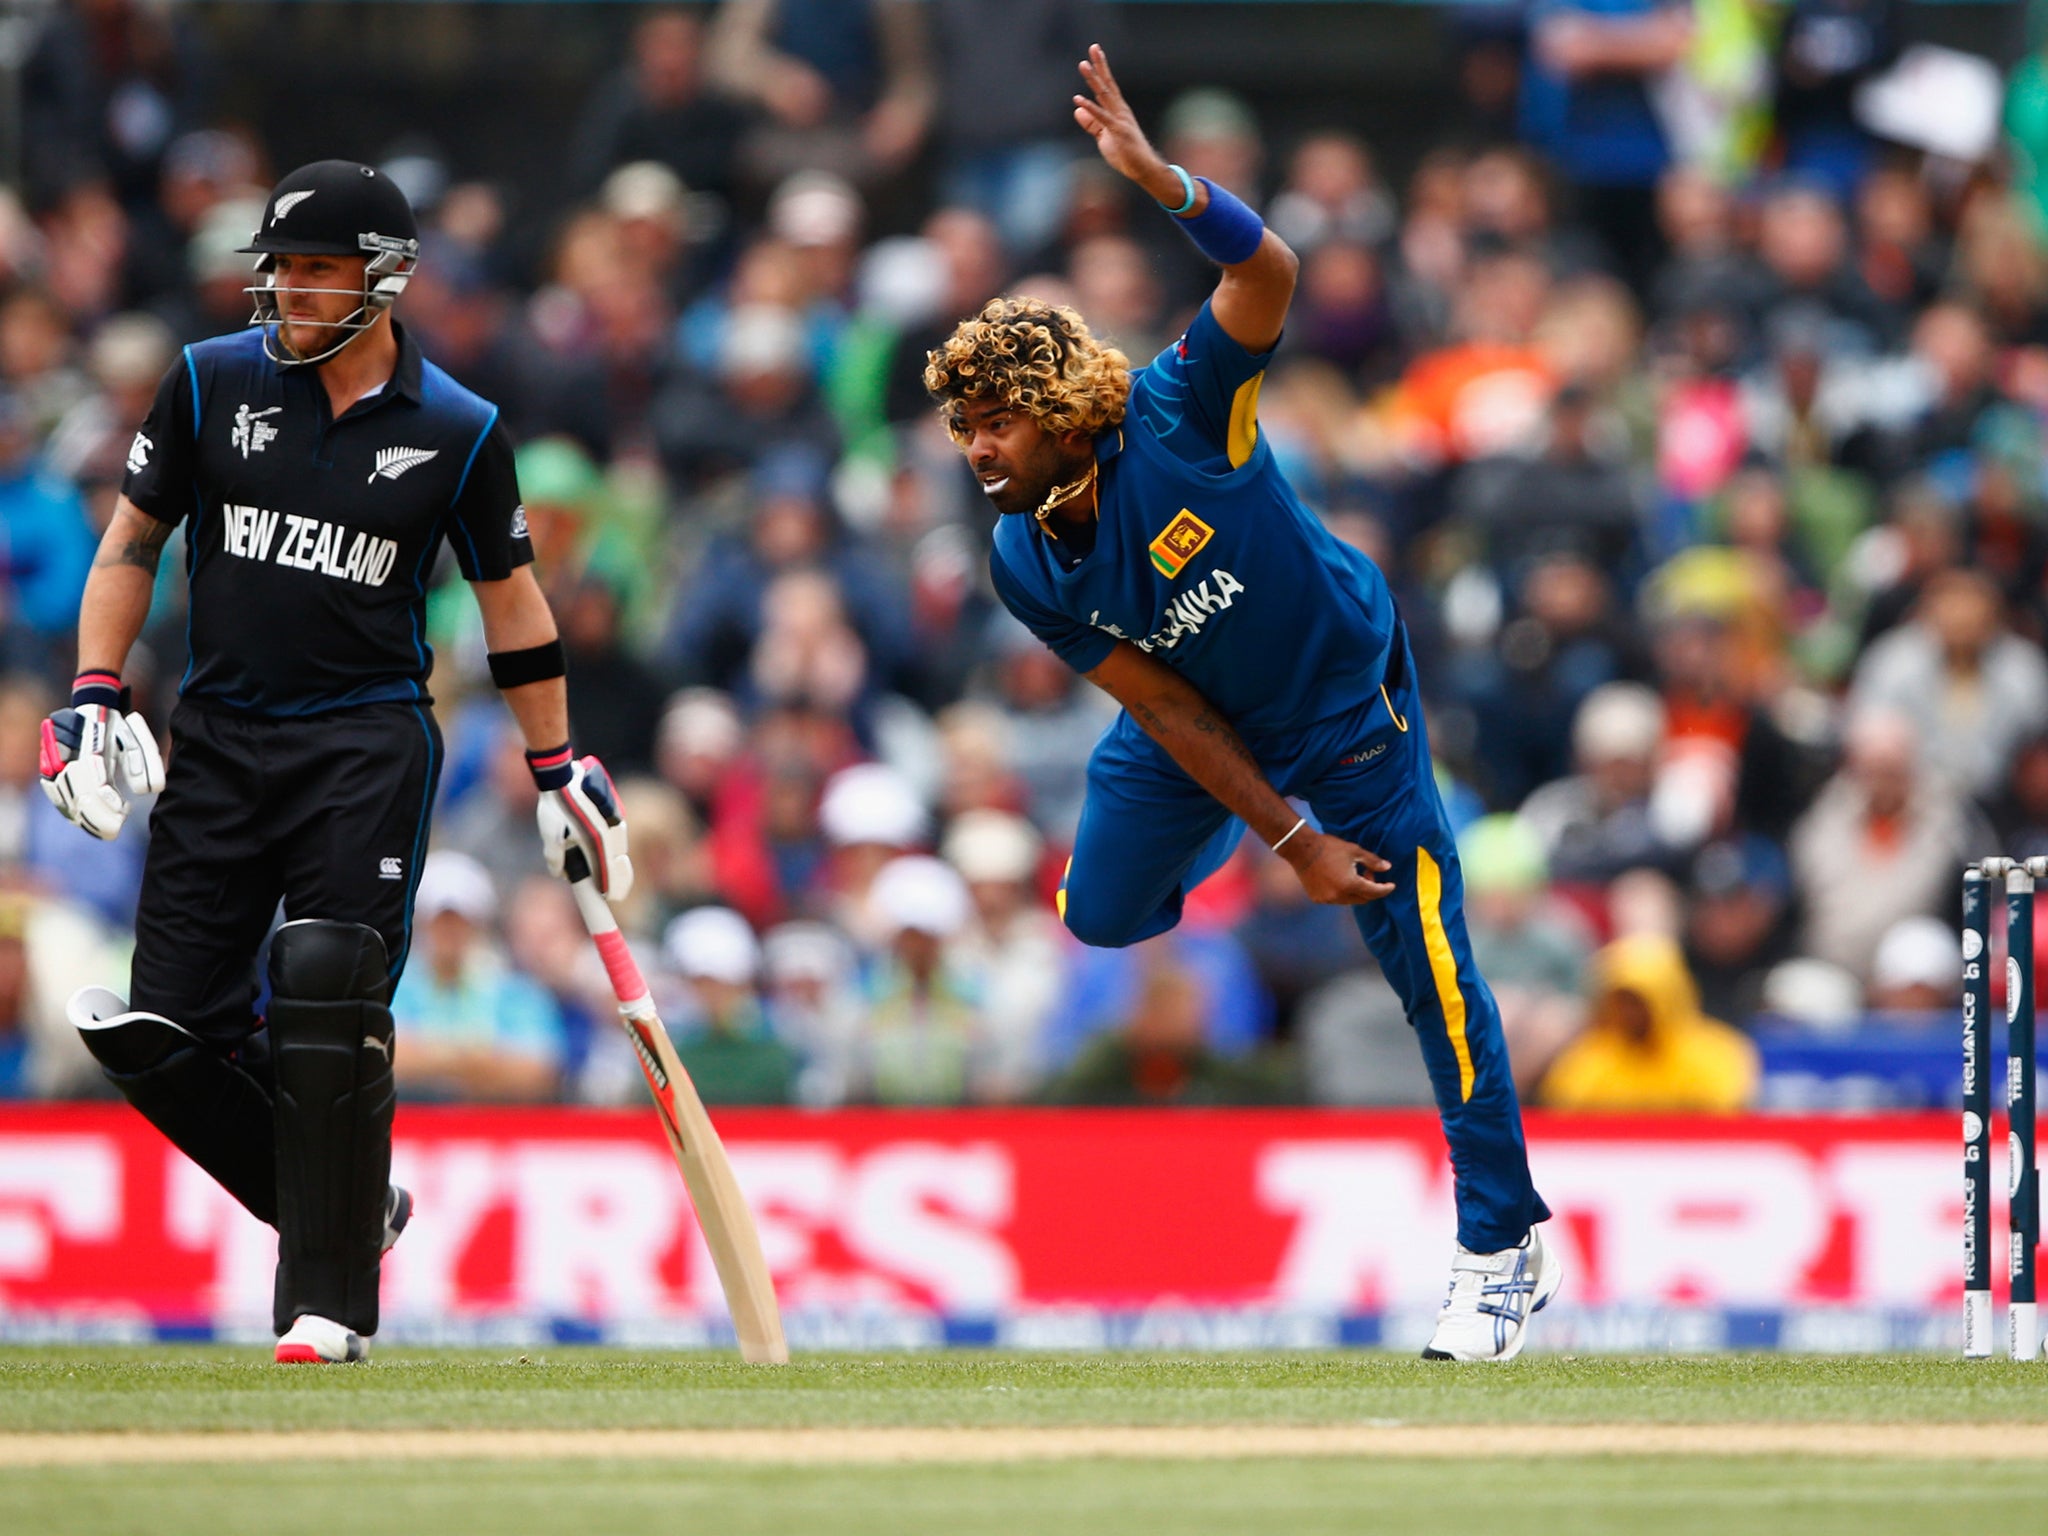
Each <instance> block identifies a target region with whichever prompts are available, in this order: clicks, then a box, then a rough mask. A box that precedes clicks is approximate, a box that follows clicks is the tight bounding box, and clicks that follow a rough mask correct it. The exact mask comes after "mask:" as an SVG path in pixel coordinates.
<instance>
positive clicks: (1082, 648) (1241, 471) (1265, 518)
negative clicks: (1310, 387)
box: [989, 304, 1395, 782]
mask: <svg viewBox="0 0 2048 1536" xmlns="http://www.w3.org/2000/svg"><path fill="white" fill-rule="evenodd" d="M1271 356H1272V354H1271V353H1270V352H1268V353H1263V354H1260V355H1258V356H1254V355H1253V354H1251V353H1249V352H1247V351H1246V350H1245V349H1244V348H1243V347H1242V346H1240V345H1239V344H1238V343H1237V342H1235V341H1233V340H1232V339H1231V338H1230V337H1229V335H1227V334H1226V333H1225V332H1224V330H1223V328H1222V327H1221V326H1220V325H1218V324H1217V323H1216V320H1215V317H1214V316H1213V315H1212V314H1211V313H1210V312H1209V306H1208V305H1207V304H1204V305H1203V306H1202V311H1201V313H1200V314H1199V315H1197V316H1196V317H1195V320H1194V323H1193V324H1192V325H1190V326H1189V327H1188V329H1187V333H1186V334H1185V335H1184V336H1182V337H1181V338H1180V340H1179V341H1177V342H1175V343H1174V344H1173V345H1172V346H1170V347H1168V348H1167V349H1166V350H1165V351H1164V352H1161V353H1160V354H1159V356H1158V357H1156V358H1154V359H1153V360H1152V363H1151V365H1150V366H1149V367H1147V368H1145V369H1144V370H1142V371H1141V372H1139V373H1138V374H1137V375H1136V376H1135V377H1134V378H1133V380H1132V383H1131V397H1130V404H1129V408H1128V410H1127V411H1126V413H1125V416H1124V421H1123V424H1122V425H1121V426H1119V427H1114V428H1111V429H1110V430H1109V431H1108V432H1105V433H1104V434H1103V435H1102V436H1101V437H1100V438H1099V439H1098V440H1097V442H1096V450H1095V451H1096V458H1097V461H1098V463H1099V466H1100V470H1099V474H1100V479H1099V497H1100V525H1099V527H1098V529H1097V531H1096V539H1095V546H1094V548H1093V549H1091V550H1090V551H1089V552H1088V553H1087V554H1086V555H1085V556H1083V557H1082V558H1081V559H1080V560H1078V561H1076V562H1074V563H1073V564H1072V565H1071V566H1069V565H1068V564H1067V563H1066V562H1065V561H1064V560H1063V559H1062V558H1061V555H1060V551H1059V547H1058V544H1057V542H1056V541H1055V540H1053V539H1052V538H1049V537H1048V536H1047V535H1046V534H1045V533H1044V531H1043V530H1041V529H1040V527H1039V525H1038V520H1037V519H1036V518H1035V517H1032V516H1030V515H1028V514H1025V515H1021V516H1007V517H1003V518H1001V519H999V520H998V522H997V524H996V533H995V545H994V549H993V552H992V554H991V556H990V561H989V565H990V572H991V575H992V576H993V577H994V580H995V588H996V592H997V594H998V595H999V596H1001V598H1002V600H1003V602H1004V604H1005V606H1007V607H1008V608H1009V610H1010V611H1011V612H1012V613H1014V614H1015V615H1016V616H1017V617H1018V618H1019V619H1021V620H1022V621H1023V622H1024V623H1025V624H1026V625H1027V626H1029V627H1030V629H1031V630H1032V632H1033V633H1034V634H1036V635H1037V636H1038V637H1039V639H1041V640H1043V641H1044V642H1045V643H1046V644H1047V645H1048V646H1050V647H1051V648H1052V650H1053V651H1054V652H1055V653H1056V654H1057V655H1059V656H1060V658H1061V659H1062V660H1064V661H1065V662H1066V663H1067V664H1068V665H1069V666H1071V667H1073V668H1074V669H1075V670H1076V671H1077V672H1086V671H1089V670H1090V669H1092V668H1094V667H1096V666H1098V665H1100V664H1101V662H1102V661H1103V659H1104V658H1105V657H1107V656H1108V655H1109V653H1110V651H1111V650H1112V649H1113V648H1114V647H1115V645H1116V642H1117V641H1118V640H1119V639H1128V640H1130V641H1131V642H1133V643H1134V644H1136V645H1137V646H1138V647H1139V648H1140V649H1141V650H1143V651H1145V652H1147V653H1148V654H1150V655H1152V656H1155V657H1157V658H1158V659H1159V660H1161V661H1163V662H1165V663H1166V664H1167V665H1169V666H1171V667H1173V668H1174V669H1175V670H1176V671H1178V672H1180V673H1181V674H1182V675H1183V676H1185V677H1186V678H1187V680H1188V681H1189V682H1191V683H1193V684H1194V685H1195V687H1196V688H1198V689H1199V690H1200V691H1201V692H1202V694H1203V695H1204V696H1205V697H1206V698H1208V700H1209V701H1210V702H1211V703H1212V704H1214V705H1215V706H1216V707H1217V709H1218V710H1220V711H1221V712H1222V714H1223V715H1224V717H1225V718H1226V719H1228V720H1229V721H1230V722H1231V724H1232V725H1233V726H1235V727H1236V729H1237V731H1238V733H1239V734H1240V735H1241V736H1243V737H1244V739H1245V744H1246V745H1247V746H1249V747H1250V748H1251V749H1252V751H1253V753H1254V754H1255V755H1256V756H1257V757H1258V758H1259V760H1260V762H1261V763H1262V764H1263V765H1264V766H1266V768H1267V769H1268V771H1269V773H1274V774H1275V776H1276V782H1278V781H1279V773H1280V772H1283V771H1284V770H1286V769H1289V768H1291V767H1292V766H1293V765H1294V764H1295V763H1297V762H1302V761H1304V754H1308V755H1309V756H1310V757H1313V756H1315V754H1317V753H1321V752H1323V751H1326V750H1329V749H1332V748H1334V749H1335V750H1336V751H1342V750H1343V741H1344V734H1345V732H1347V731H1349V730H1352V729H1355V728H1356V726H1357V724H1358V722H1359V721H1360V720H1361V719H1362V718H1363V716H1364V714H1365V712H1366V711H1367V710H1368V709H1369V708H1370V706H1371V705H1372V703H1373V702H1374V701H1375V700H1376V699H1377V698H1378V695H1379V686H1380V682H1381V679H1382V677H1383V675H1384V673H1385V670H1386V662H1387V654H1388V646H1389V643H1390V641H1391V640H1392V638H1393V635H1394V630H1395V618H1394V605H1393V599H1392V597H1391V596H1390V595H1389V593H1388V591H1387V582H1386V578H1385V577H1384V576H1383V575H1381V573H1380V571H1379V568H1378V567H1377V566H1375V565H1374V564H1373V563H1372V561H1370V560H1369V559H1367V558H1366V557H1365V556H1364V555H1362V554H1360V553H1359V552H1358V551H1357V550H1355V549H1353V548H1352V547H1351V546H1350V545H1348V544H1346V543H1344V542H1343V541H1342V540H1341V539H1338V538H1336V537H1335V536H1334V535H1332V534H1331V533H1330V532H1329V530H1328V529H1326V528H1325V527H1324V526H1323V524H1322V521H1321V520H1320V519H1319V518H1318V517H1317V516H1316V515H1315V514H1314V513H1313V512H1311V511H1309V509H1308V508H1307V507H1305V506H1303V505H1302V504H1301V501H1300V499H1299V498H1298V497H1297V496H1296V495H1295V494H1294V489H1293V487H1291V486H1290V485H1288V483H1287V481H1286V479H1285V477H1284V476H1282V474H1281V473H1280V469H1279V466H1278V465H1277V464H1275V462H1274V460H1273V455H1272V452H1271V450H1270V449H1269V448H1268V446H1267V445H1266V443H1265V441H1264V440H1263V439H1262V438H1261V436H1260V434H1259V429H1258V398H1259V383H1260V380H1261V379H1262V378H1263V377H1264V375H1265V368H1266V362H1267V359H1268V358H1270V357H1271ZM1323 766H1327V763H1324V764H1323ZM1288 776H1289V777H1291V775H1288Z"/></svg>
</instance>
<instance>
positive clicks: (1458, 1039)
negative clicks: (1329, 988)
mask: <svg viewBox="0 0 2048 1536" xmlns="http://www.w3.org/2000/svg"><path fill="white" fill-rule="evenodd" d="M1395 643H1396V646H1397V650H1396V653H1395V656H1394V658H1393V661H1392V663H1391V664H1390V665H1389V667H1388V669H1387V671H1388V677H1389V682H1388V684H1387V686H1386V687H1385V688H1383V689H1382V690H1381V693H1380V696H1379V698H1378V699H1377V700H1376V701H1375V702H1374V703H1373V705H1372V707H1371V709H1370V710H1369V711H1368V712H1367V713H1366V715H1365V716H1364V717H1363V718H1362V719H1360V720H1356V721H1353V722H1351V723H1350V724H1349V725H1347V726H1346V727H1345V728H1344V729H1343V731H1342V733H1341V734H1339V735H1337V736H1335V737H1334V738H1332V739H1331V740H1329V741H1328V742H1326V743H1318V744H1316V745H1313V746H1310V747H1307V748H1306V749H1304V750H1303V752H1302V753H1301V755H1300V760H1299V761H1298V762H1297V763H1296V764H1295V765H1293V766H1292V767H1291V768H1290V767H1282V768H1281V769H1279V770H1278V771H1275V769H1274V767H1273V765H1272V764H1271V763H1270V762H1267V758H1268V756H1269V754H1268V753H1266V752H1260V754H1259V755H1260V759H1261V761H1262V762H1263V763H1266V764H1267V769H1268V772H1269V774H1271V775H1272V776H1273V782H1274V784H1275V786H1276V787H1277V788H1279V789H1280V790H1281V791H1282V793H1285V794H1290V795H1295V796H1299V797H1301V798H1304V799H1306V800H1307V801H1308V805H1309V809H1310V810H1311V812H1312V813H1313V814H1314V818H1315V821H1316V822H1317V824H1318V825H1320V826H1321V827H1322V828H1323V829H1324V830H1325V831H1327V832H1329V833H1332V834H1334V835H1335V836H1338V837H1342V838H1345V839H1348V840H1349V841H1351V842H1354V843H1357V844H1359V845H1360V846H1361V847H1364V848H1369V849H1371V850H1372V851H1373V852H1375V853H1377V854H1379V855H1380V856H1381V857H1382V858H1384V859H1386V860H1387V861H1388V862H1389V863H1390V864H1392V865H1393V868H1392V870H1391V871H1389V872H1388V873H1386V874H1383V875H1380V876H1378V877H1377V878H1378V879H1381V880H1388V881H1392V882H1393V885H1394V890H1393V894H1391V895H1389V896H1386V897H1383V898H1382V899H1381V900H1379V901H1375V902H1371V903H1368V904H1367V905H1365V906H1362V907H1354V908H1353V909H1352V914H1353V916H1354V917H1355V918H1356V919H1357V922H1358V929H1359V932H1360V933H1362V934H1363V935H1364V936H1365V942H1366V946H1367V947H1368V948H1369V949H1370V950H1371V951H1372V953H1373V957H1374V958H1375V959H1377V960H1378V961H1379V964H1380V969H1381V970H1382V971H1383V972H1385V973H1386V977H1387V980H1388V981H1389V982H1390V983H1392V985H1393V987H1394V990H1395V991H1396V992H1398V993H1399V994H1400V997H1401V1001H1402V1004H1403V1005H1404V1007H1405V1008H1406V1010H1407V1014H1408V1022H1409V1023H1410V1024H1411V1025H1412V1026H1413V1027H1414V1029H1415V1033H1416V1038H1417V1039H1418V1040H1419V1041H1420V1043H1421V1046H1422V1055H1423V1060H1424V1062H1425V1063H1426V1064H1427V1066H1428V1068H1429V1079H1430V1084H1431V1086H1432V1087H1433V1088H1434V1090H1435V1093H1436V1102H1437V1109H1438V1111H1439V1113H1440V1114H1441V1115H1442V1118H1443V1127H1444V1139H1445V1140H1446V1141H1447V1142H1448V1143H1449V1145H1450V1151H1451V1171H1452V1177H1453V1182H1454V1187H1455V1190H1456V1195H1457V1204H1458V1241H1459V1242H1461V1243H1463V1244H1464V1245H1465V1246H1466V1247H1467V1248H1470V1249H1473V1250H1475V1251H1477V1252H1481V1253H1490V1252H1494V1251H1496V1250H1498V1249H1501V1248H1507V1247H1511V1246H1512V1245H1514V1244H1515V1243H1518V1242H1520V1241H1521V1239H1522V1236H1523V1234H1525V1233H1526V1232H1527V1231H1528V1230H1529V1228H1530V1226H1531V1225H1533V1224H1534V1223H1536V1222H1539V1221H1543V1220H1546V1219H1548V1217H1549V1215H1550V1211H1549V1208H1548V1207H1547V1206H1545V1205H1544V1203H1543V1201H1542V1199H1541V1197H1539V1196H1538V1195H1537V1193H1536V1189H1535V1185H1534V1183H1533V1182H1532V1180H1531V1179H1530V1175H1529V1157H1528V1149H1527V1146H1526V1144H1525V1143H1524V1141H1523V1138H1522V1116H1521V1109H1520V1106H1519V1105H1518V1104H1517V1103H1516V1100H1515V1085H1514V1079H1513V1077H1512V1076H1511V1075H1510V1073H1509V1070H1508V1054H1507V1046H1506V1044H1505V1042H1504V1041H1503V1039H1502V1037H1501V1027H1500V1010H1499V1008H1498V1007H1497V1006H1496V1005H1495V1003H1494V1000H1493V993H1492V991H1491V990H1490V989H1489V988H1488V987H1487V985H1486V982H1485V979H1484V978H1482V977H1481V976H1480V974H1479V969H1478V967H1477V966H1476V965H1475V964H1474V963H1473V960H1472V946H1471V943H1470V941H1469V940H1468V939H1467V937H1466V934H1465V886H1464V877H1463V875H1462V873H1461V872H1460V870H1459V867H1458V850H1457V843H1456V840H1455V839H1454V838H1453V837H1452V835H1451V828H1450V822H1449V820H1448V818H1447V817H1446V816H1445V814H1444V807H1443V800H1442V797H1441V796H1439V795H1438V793H1437V788H1436V776H1435V773H1434V771H1433V768H1432V765H1431V762H1430V755H1429V737H1428V733H1427V731H1426V730H1425V728H1424V726H1423V721H1422V708H1421V702H1420V700H1419V699H1418V698H1417V696H1416V692H1415V685H1414V667H1413V664H1412V662H1411V661H1410V659H1409V657H1408V655H1407V637H1406V635H1405V634H1401V635H1399V637H1398V638H1397V640H1396V642H1395ZM1255 750H1257V749H1256V748H1255ZM1243 832H1244V824H1243V823H1242V822H1241V821H1239V820H1238V819H1237V818H1236V817H1235V816H1232V815H1231V814H1230V813H1229V812H1228V811H1226V810H1225V809H1224V808H1223V807H1222V806H1221V805H1220V804H1218V803H1217V802H1216V801H1215V800H1214V799H1212V798H1211V797H1210V795H1209V793H1208V792H1207V791H1206V790H1204V789H1203V788H1202V787H1201V786H1200V785H1198V784H1196V783H1195V782H1194V780H1192V779H1190V778H1189V777H1188V776H1187V775H1186V774H1185V773H1184V772H1182V771H1181V769H1180V767H1179V766H1178V765H1177V764H1175V763H1174V762H1173V760H1172V759H1171V758H1169V757H1168V756H1167V755H1166V753H1165V751H1164V750H1163V749H1162V748H1160V747H1159V746H1158V745H1157V744H1156V743H1155V742H1153V741H1152V739H1151V738H1150V737H1148V736H1146V735H1145V733H1144V732H1143V731H1142V730H1141V729H1140V728H1139V727H1138V726H1137V725H1136V724H1135V723H1134V722H1133V721H1132V720H1131V718H1130V716H1129V715H1128V714H1120V715H1118V717H1117V718H1116V720H1115V722H1114V723H1113V724H1112V725H1111V726H1110V728H1109V729H1108V730H1107V731H1105V732H1104V733H1103V737H1102V739H1101V741H1099V742H1098V743H1097V744H1096V747H1095V752H1094V755H1093V756H1092V757H1091V758H1090V759H1089V763H1088V795H1087V800H1086V803H1085V805H1084V807H1083V809H1082V813H1081V826H1080V830H1079V832H1078V833H1077V834H1076V836H1075V840H1074V856H1073V859H1072V861H1071V862H1070V863H1069V864H1068V866H1067V874H1066V878H1065V880H1064V881H1063V882H1062V885H1061V889H1060V916H1061V918H1062V919H1063V920H1064V921H1065V923H1066V925H1067V927H1068V928H1069V929H1070V930H1072V932H1073V933H1074V935H1075V936H1076V937H1077V938H1079V939H1080V940H1081V941H1082V942H1083V943H1084V944H1093V945H1097V946H1100V947H1105V948H1116V947H1120V946H1122V945H1126V944H1134V943H1136V942H1138V941H1139V940H1141V939H1148V938H1151V937H1153V936H1154V935H1155V934H1160V933H1164V932H1166V931H1167V930H1168V929H1169V928H1172V927H1173V926H1174V925H1175V924H1176V923H1178V922H1179V921H1180V916H1181V907H1182V904H1183V902H1184V901H1185V899H1186V896H1187V893H1188V892H1189V891H1190V890H1192V889H1193V888H1194V887H1195V886H1196V885H1199V884H1200V883H1201V882H1202V881H1203V880H1205V879H1206V878H1208V876H1210V875H1212V874H1214V873H1215V872H1216V870H1217V869H1219V868H1220V867H1221V866H1222V865H1223V863H1224V862H1225V861H1226V860H1227V859H1228V858H1229V857H1230V855H1231V853H1232V851H1233V850H1234V849H1235V848H1236V847H1237V842H1238V839H1239V837H1240V836H1242V834H1243Z"/></svg>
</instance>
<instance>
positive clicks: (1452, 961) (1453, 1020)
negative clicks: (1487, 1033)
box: [1415, 848, 1472, 1103]
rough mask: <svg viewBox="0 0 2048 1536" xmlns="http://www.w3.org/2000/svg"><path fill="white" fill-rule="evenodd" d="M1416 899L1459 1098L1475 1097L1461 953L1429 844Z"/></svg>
mask: <svg viewBox="0 0 2048 1536" xmlns="http://www.w3.org/2000/svg"><path fill="white" fill-rule="evenodd" d="M1415 901H1416V904H1417V905H1418V906H1420V907H1421V908H1422V946H1423V948H1424V949H1426V950H1428V951H1429V970H1430V974H1431V975H1432V976H1434V977H1435V978H1436V996H1437V1001H1438V1002H1439V1003H1441V1004H1442V1005H1443V1010H1444V1033H1445V1034H1447V1035H1449V1036H1450V1037H1451V1050H1452V1051H1453V1052H1454V1053H1455V1054H1456V1056H1457V1058H1458V1099H1459V1101H1460V1102H1461V1103H1462V1102H1464V1101H1466V1100H1469V1099H1470V1098H1471V1097H1472V1051H1471V1048H1470V1047H1469V1046H1467V1045H1466V1043H1465V994H1464V993H1463V992H1460V991H1459V990H1458V957H1457V956H1456V955H1454V954H1453V953H1451V937H1450V935H1449V934H1447V933H1445V932H1444V913H1443V902H1444V877H1443V871H1442V870H1440V869H1438V868H1437V867H1436V860H1435V859H1433V858H1431V857H1430V854H1429V850H1428V849H1427V848H1417V849H1416V850H1415Z"/></svg>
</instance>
